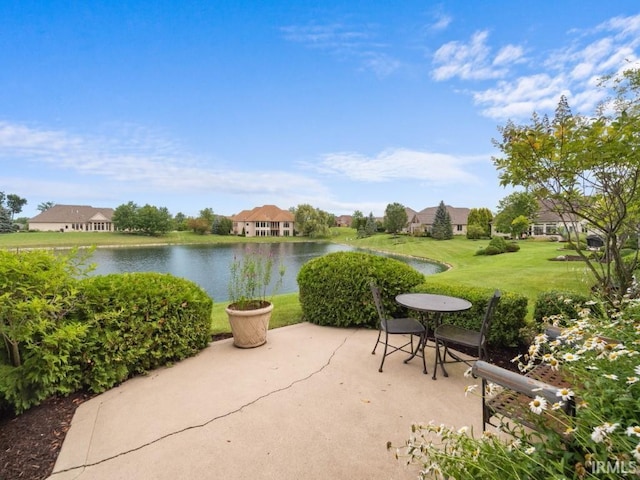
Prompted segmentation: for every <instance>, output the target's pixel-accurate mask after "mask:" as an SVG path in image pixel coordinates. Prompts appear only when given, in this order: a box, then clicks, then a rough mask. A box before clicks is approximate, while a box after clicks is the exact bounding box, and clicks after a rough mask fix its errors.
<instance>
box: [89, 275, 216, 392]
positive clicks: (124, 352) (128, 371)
mask: <svg viewBox="0 0 640 480" xmlns="http://www.w3.org/2000/svg"><path fill="white" fill-rule="evenodd" d="M81 290H82V302H81V305H80V307H79V310H78V318H79V319H80V320H81V321H82V322H86V323H88V324H89V325H90V328H89V332H88V335H87V339H86V340H85V348H86V350H85V355H86V358H87V359H89V361H88V362H87V364H86V365H85V367H86V383H87V385H88V387H89V388H90V389H91V390H92V391H95V392H100V391H103V390H105V389H107V388H110V387H112V386H113V385H115V384H117V383H118V382H121V381H123V380H125V379H126V378H128V377H129V376H131V375H133V374H136V373H142V372H145V371H147V370H150V369H153V368H156V367H159V366H161V365H165V364H167V363H171V362H174V361H176V360H181V359H183V358H186V357H188V356H191V355H194V354H196V353H197V352H198V351H200V350H201V349H203V348H204V347H206V346H207V344H208V342H209V341H210V340H211V309H212V307H213V300H212V299H211V298H210V297H209V296H208V295H207V293H206V292H205V291H204V290H203V289H202V288H201V287H200V286H198V285H197V284H195V283H194V282H192V281H190V280H186V279H183V278H179V277H175V276H173V275H170V274H162V273H151V272H148V273H124V274H112V275H104V276H97V277H92V278H88V279H86V280H84V281H83V282H82V284H81Z"/></svg>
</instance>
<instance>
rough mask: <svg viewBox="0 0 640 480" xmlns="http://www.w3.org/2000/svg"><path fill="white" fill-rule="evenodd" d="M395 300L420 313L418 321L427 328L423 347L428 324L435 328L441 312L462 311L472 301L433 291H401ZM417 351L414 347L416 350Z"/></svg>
mask: <svg viewBox="0 0 640 480" xmlns="http://www.w3.org/2000/svg"><path fill="white" fill-rule="evenodd" d="M396 302H398V303H399V304H400V305H402V306H404V307H407V308H409V309H411V310H415V311H416V312H418V313H419V314H420V321H421V322H422V324H423V325H424V326H425V328H426V329H427V334H426V335H425V336H424V342H425V344H424V346H425V347H426V346H427V337H428V336H429V324H431V323H433V329H434V330H435V329H436V328H437V327H438V325H440V321H441V319H442V315H443V314H445V313H455V312H464V311H465V310H469V309H470V308H471V306H472V303H471V302H470V301H468V300H465V299H464V298H458V297H450V296H449V295H437V294H434V293H401V294H400V295H397V296H396ZM430 314H433V315H430ZM418 351H419V350H418V349H416V352H418ZM415 356H416V353H415V352H414V354H413V355H412V356H411V357H410V358H409V359H408V360H410V359H412V358H413V357H415Z"/></svg>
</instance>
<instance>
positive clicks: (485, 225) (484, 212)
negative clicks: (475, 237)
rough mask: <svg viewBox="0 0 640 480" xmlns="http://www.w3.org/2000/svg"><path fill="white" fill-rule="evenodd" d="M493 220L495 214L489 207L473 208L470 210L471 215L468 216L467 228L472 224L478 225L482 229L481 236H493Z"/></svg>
mask: <svg viewBox="0 0 640 480" xmlns="http://www.w3.org/2000/svg"><path fill="white" fill-rule="evenodd" d="M492 221H493V214H492V213H491V210H489V209H488V208H472V209H471V210H469V216H468V217H467V229H468V228H469V227H470V226H471V225H477V226H478V227H480V228H481V229H482V234H481V236H483V237H490V236H491V222H492Z"/></svg>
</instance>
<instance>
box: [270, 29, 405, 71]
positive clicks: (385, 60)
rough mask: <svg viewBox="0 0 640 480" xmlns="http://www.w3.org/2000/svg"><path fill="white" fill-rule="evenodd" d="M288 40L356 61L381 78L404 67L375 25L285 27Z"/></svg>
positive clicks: (284, 34)
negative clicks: (378, 36) (379, 35)
mask: <svg viewBox="0 0 640 480" xmlns="http://www.w3.org/2000/svg"><path fill="white" fill-rule="evenodd" d="M280 31H281V32H282V33H283V37H284V39H285V40H288V41H290V42H295V43H300V44H301V45H304V46H305V47H307V48H313V49H319V50H324V51H326V52H328V53H329V54H331V55H334V56H336V57H338V58H340V59H342V60H352V59H356V61H357V62H358V63H359V64H360V65H361V66H362V67H364V68H366V69H367V70H371V71H373V72H374V73H375V74H376V75H378V76H387V75H390V74H392V73H393V72H395V71H396V70H397V69H398V68H400V66H401V62H400V61H399V60H397V59H395V58H393V57H392V56H391V55H390V54H389V53H387V52H388V50H389V46H388V45H386V44H385V43H382V42H380V41H378V40H376V38H377V32H376V27H375V25H367V26H363V27H353V26H348V25H344V24H341V23H333V24H328V25H307V26H301V25H290V26H286V27H282V28H281V29H280Z"/></svg>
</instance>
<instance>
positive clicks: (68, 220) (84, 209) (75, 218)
mask: <svg viewBox="0 0 640 480" xmlns="http://www.w3.org/2000/svg"><path fill="white" fill-rule="evenodd" d="M112 217H113V208H95V207H90V206H88V205H54V206H53V207H51V208H49V209H47V210H45V211H44V212H42V213H41V214H39V215H36V216H35V217H33V218H31V219H30V220H29V230H34V231H40V232H113V231H115V228H114V226H113V223H112V222H111V218H112Z"/></svg>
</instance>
